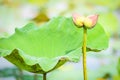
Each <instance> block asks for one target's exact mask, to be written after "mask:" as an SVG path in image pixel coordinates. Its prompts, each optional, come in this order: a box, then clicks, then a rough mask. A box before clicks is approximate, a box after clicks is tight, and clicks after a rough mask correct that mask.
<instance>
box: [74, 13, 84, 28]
mask: <svg viewBox="0 0 120 80" xmlns="http://www.w3.org/2000/svg"><path fill="white" fill-rule="evenodd" d="M72 17H73V22H74V23H75V25H76V26H77V27H78V28H81V27H83V25H84V19H85V17H84V16H80V15H79V14H73V15H72Z"/></svg>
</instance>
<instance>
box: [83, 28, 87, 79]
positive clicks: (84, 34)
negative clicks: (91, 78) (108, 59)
mask: <svg viewBox="0 0 120 80" xmlns="http://www.w3.org/2000/svg"><path fill="white" fill-rule="evenodd" d="M83 29H84V32H83V48H82V52H83V74H84V80H87V67H86V44H87V43H86V42H87V29H86V28H83Z"/></svg>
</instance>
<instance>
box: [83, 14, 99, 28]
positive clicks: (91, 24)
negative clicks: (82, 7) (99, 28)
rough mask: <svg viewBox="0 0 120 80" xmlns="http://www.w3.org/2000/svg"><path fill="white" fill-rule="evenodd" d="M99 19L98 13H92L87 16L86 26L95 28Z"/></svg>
mask: <svg viewBox="0 0 120 80" xmlns="http://www.w3.org/2000/svg"><path fill="white" fill-rule="evenodd" d="M97 20H98V15H90V16H88V17H86V18H85V20H84V26H85V27H86V28H88V29H90V28H93V27H94V26H95V24H96V23H97Z"/></svg>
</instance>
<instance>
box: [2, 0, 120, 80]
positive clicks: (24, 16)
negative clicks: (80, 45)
mask: <svg viewBox="0 0 120 80" xmlns="http://www.w3.org/2000/svg"><path fill="white" fill-rule="evenodd" d="M72 13H79V14H81V15H83V14H84V15H89V14H99V20H98V21H99V22H100V23H102V25H104V29H105V31H106V33H107V34H108V36H109V37H110V41H109V48H108V49H107V50H104V51H102V52H99V53H93V52H88V53H87V67H88V80H120V0H0V37H5V36H8V35H11V34H13V33H14V29H15V28H16V27H23V26H24V25H25V24H27V23H28V22H36V23H37V24H38V25H41V24H43V23H45V22H47V21H49V20H50V19H51V18H53V17H57V16H65V17H71V14H72ZM98 45H99V44H98ZM82 70H83V69H82V59H81V61H80V62H79V63H67V64H65V65H63V66H62V67H60V68H59V69H57V70H55V71H53V72H52V73H49V74H48V76H47V80H83V73H82ZM0 80H42V76H41V75H40V74H39V75H38V74H32V73H29V72H26V71H21V70H20V69H18V68H17V67H16V66H14V65H12V64H11V63H9V62H8V61H6V60H5V59H4V58H0Z"/></svg>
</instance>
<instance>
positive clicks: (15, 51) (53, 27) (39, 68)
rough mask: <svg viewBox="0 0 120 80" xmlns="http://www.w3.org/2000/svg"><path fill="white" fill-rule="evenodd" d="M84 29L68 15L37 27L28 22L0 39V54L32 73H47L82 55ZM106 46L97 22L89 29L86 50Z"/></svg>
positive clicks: (102, 31)
mask: <svg viewBox="0 0 120 80" xmlns="http://www.w3.org/2000/svg"><path fill="white" fill-rule="evenodd" d="M82 40H83V30H82V29H80V28H77V27H76V26H75V25H74V23H73V21H72V19H71V18H65V17H58V18H53V19H51V20H50V21H49V22H47V23H45V24H43V25H41V26H39V27H37V26H36V25H35V24H34V23H29V24H27V25H26V26H24V27H23V28H20V29H15V33H14V34H13V35H11V36H9V37H7V38H1V39H0V56H2V57H4V58H6V59H7V60H8V61H10V62H12V63H13V64H15V65H16V66H18V67H19V68H22V69H25V70H27V71H30V72H33V73H47V72H50V71H52V70H54V69H56V68H58V67H60V66H61V65H63V64H64V63H65V62H67V61H73V62H78V61H79V60H80V55H81V54H82V51H81V50H82ZM107 47H108V37H107V36H106V34H105V32H104V30H103V28H102V27H101V25H100V24H97V25H96V27H95V28H94V29H93V30H88V41H87V48H88V51H99V50H103V49H106V48H107Z"/></svg>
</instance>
